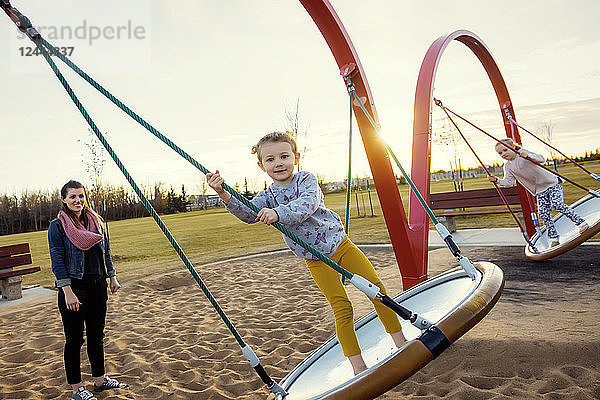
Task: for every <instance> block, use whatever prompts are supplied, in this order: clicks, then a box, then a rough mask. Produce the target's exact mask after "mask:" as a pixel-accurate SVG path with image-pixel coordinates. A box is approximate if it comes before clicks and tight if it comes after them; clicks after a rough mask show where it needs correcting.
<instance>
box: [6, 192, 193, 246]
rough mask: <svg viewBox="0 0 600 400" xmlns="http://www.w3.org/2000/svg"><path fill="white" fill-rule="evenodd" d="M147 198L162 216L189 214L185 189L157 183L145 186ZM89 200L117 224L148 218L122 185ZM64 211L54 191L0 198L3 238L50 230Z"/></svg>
mask: <svg viewBox="0 0 600 400" xmlns="http://www.w3.org/2000/svg"><path fill="white" fill-rule="evenodd" d="M141 189H142V191H143V192H144V195H145V196H146V198H148V199H151V200H150V203H151V204H152V206H153V207H154V208H155V210H156V211H157V212H158V213H159V214H172V213H177V212H186V211H188V204H189V203H188V201H187V194H186V192H185V186H183V185H182V186H181V193H179V194H178V193H175V190H174V189H173V187H171V188H170V189H169V190H168V191H167V190H166V189H165V187H164V185H163V184H161V183H157V184H155V185H154V187H144V186H142V188H141ZM88 200H89V202H90V204H91V205H92V207H93V208H94V210H96V211H97V212H98V213H99V214H100V215H101V216H102V217H103V218H104V219H105V220H108V221H117V220H122V219H129V218H140V217H146V216H148V215H149V214H148V211H147V210H146V208H145V207H144V205H143V204H142V203H141V202H140V201H139V199H138V197H137V195H136V194H135V193H134V192H133V190H131V189H129V188H125V187H123V186H119V187H116V186H109V185H104V186H95V185H93V187H92V189H90V190H89V191H88ZM61 208H62V201H61V200H60V193H59V191H58V190H55V191H36V192H33V191H29V190H26V191H24V192H23V193H21V194H20V195H7V194H4V195H0V236H3V235H12V234H16V233H24V232H33V231H39V230H44V229H48V225H49V224H50V221H52V220H53V219H54V218H56V216H57V215H58V212H59V211H60V209H61Z"/></svg>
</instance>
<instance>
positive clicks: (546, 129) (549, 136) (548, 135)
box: [538, 121, 558, 171]
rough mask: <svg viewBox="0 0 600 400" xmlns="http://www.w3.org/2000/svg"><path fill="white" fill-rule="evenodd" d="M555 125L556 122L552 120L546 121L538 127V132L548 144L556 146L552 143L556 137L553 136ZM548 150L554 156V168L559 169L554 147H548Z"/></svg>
mask: <svg viewBox="0 0 600 400" xmlns="http://www.w3.org/2000/svg"><path fill="white" fill-rule="evenodd" d="M554 127H555V125H554V123H552V121H544V122H542V123H541V124H540V126H539V127H538V132H540V133H541V136H542V139H544V141H546V142H547V143H548V144H550V145H552V146H553V147H556V146H554V144H553V143H552V140H553V139H554V137H553V131H554ZM548 152H549V153H550V157H551V158H552V163H553V164H554V170H555V171H557V170H558V166H557V164H556V158H557V157H556V151H555V150H554V149H553V148H552V147H548Z"/></svg>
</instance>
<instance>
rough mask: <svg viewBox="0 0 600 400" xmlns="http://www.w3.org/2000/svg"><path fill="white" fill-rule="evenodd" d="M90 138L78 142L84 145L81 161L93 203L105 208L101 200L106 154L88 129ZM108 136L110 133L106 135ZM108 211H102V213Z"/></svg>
mask: <svg viewBox="0 0 600 400" xmlns="http://www.w3.org/2000/svg"><path fill="white" fill-rule="evenodd" d="M88 131H89V136H88V137H87V138H86V139H85V140H77V141H78V142H80V143H83V147H84V148H83V152H82V153H81V161H82V162H83V164H84V165H85V172H87V174H88V178H89V180H90V182H91V183H92V185H91V190H90V191H91V199H90V200H91V201H92V202H94V203H97V204H94V206H96V207H100V206H104V201H103V199H101V193H102V192H103V190H102V173H103V172H104V166H105V165H106V153H105V152H104V146H103V145H102V143H100V141H99V140H98V138H97V137H96V135H95V134H94V132H93V131H92V130H91V129H88ZM104 135H105V136H108V132H105V133H104ZM105 211H106V210H105V209H104V207H103V209H102V213H104V212H105Z"/></svg>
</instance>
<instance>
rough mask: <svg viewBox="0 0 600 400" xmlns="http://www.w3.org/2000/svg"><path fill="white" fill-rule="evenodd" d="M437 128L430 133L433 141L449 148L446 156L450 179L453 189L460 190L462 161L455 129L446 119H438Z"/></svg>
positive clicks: (461, 187) (461, 188) (461, 184)
mask: <svg viewBox="0 0 600 400" xmlns="http://www.w3.org/2000/svg"><path fill="white" fill-rule="evenodd" d="M436 125H437V126H439V128H438V129H437V130H436V132H435V135H432V140H433V142H434V143H438V144H440V145H442V146H444V147H447V148H449V150H450V151H449V152H446V154H448V157H449V158H450V172H451V173H452V181H453V183H454V190H455V191H462V190H463V189H464V186H463V174H462V162H461V157H462V154H461V151H460V149H459V147H458V144H459V143H460V142H459V140H458V138H457V136H458V135H457V134H456V130H455V129H454V128H453V127H452V126H451V125H450V123H449V122H448V121H447V119H439V120H438V123H437V124H436Z"/></svg>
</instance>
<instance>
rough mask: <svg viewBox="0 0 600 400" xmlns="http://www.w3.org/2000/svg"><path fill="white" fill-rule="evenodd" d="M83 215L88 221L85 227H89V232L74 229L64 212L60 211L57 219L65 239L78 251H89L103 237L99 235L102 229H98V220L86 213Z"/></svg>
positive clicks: (83, 229) (82, 229)
mask: <svg viewBox="0 0 600 400" xmlns="http://www.w3.org/2000/svg"><path fill="white" fill-rule="evenodd" d="M85 215H86V216H87V219H88V224H87V225H88V226H89V230H88V229H85V228H78V227H76V226H75V224H74V223H73V221H72V220H71V218H69V216H68V215H67V213H66V212H64V211H62V210H61V211H60V212H59V213H58V219H59V220H60V222H61V223H62V226H63V229H64V230H65V233H66V234H67V237H68V238H69V240H70V241H71V243H73V244H74V245H75V247H77V248H78V249H79V250H89V249H91V248H92V247H93V246H94V245H95V244H96V243H99V242H100V241H101V240H102V237H103V236H102V234H100V232H101V229H102V228H101V227H100V223H99V222H98V218H96V216H95V215H93V214H92V213H88V212H86V213H85Z"/></svg>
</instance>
